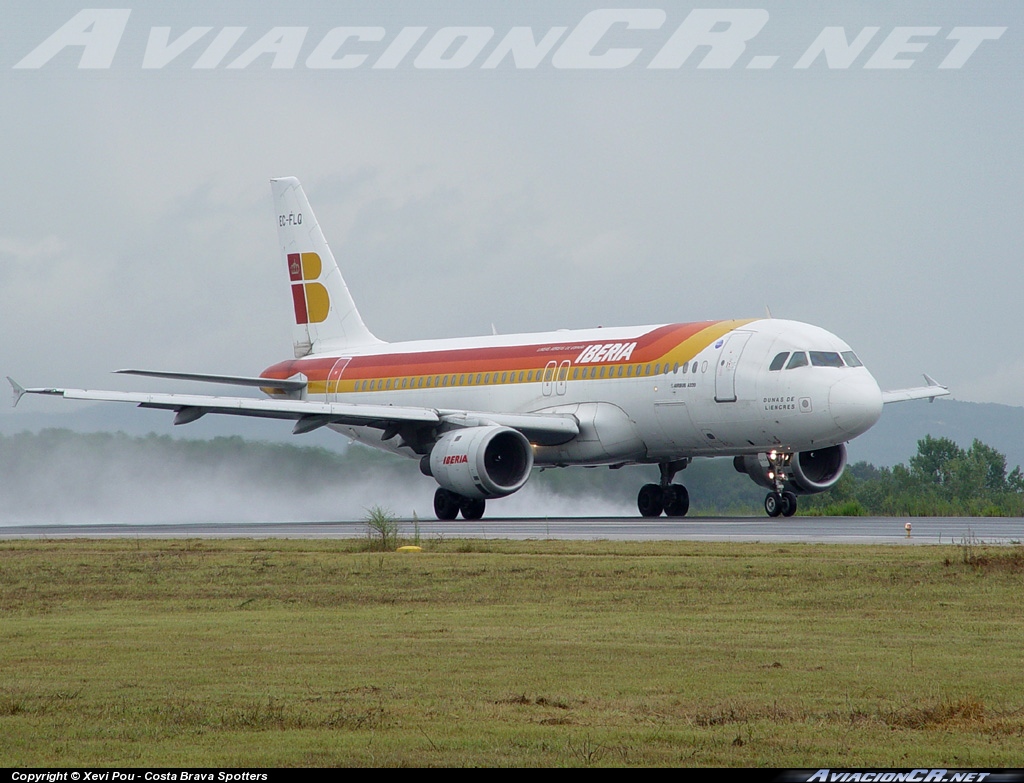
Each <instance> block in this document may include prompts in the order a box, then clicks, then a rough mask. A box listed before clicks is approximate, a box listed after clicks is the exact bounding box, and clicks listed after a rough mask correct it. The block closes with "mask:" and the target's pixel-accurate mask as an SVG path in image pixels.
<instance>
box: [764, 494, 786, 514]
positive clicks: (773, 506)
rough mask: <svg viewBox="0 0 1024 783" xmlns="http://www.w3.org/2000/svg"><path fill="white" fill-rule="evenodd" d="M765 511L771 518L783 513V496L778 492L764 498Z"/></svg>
mask: <svg viewBox="0 0 1024 783" xmlns="http://www.w3.org/2000/svg"><path fill="white" fill-rule="evenodd" d="M764 510H765V511H766V512H767V513H768V516H770V517H777V516H778V515H779V514H781V513H782V495H780V494H779V493H778V492H769V493H768V494H767V495H765V497H764Z"/></svg>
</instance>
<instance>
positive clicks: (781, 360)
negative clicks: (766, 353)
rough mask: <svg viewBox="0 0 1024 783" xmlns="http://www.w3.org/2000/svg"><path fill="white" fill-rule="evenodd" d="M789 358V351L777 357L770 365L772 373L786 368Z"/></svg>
mask: <svg viewBox="0 0 1024 783" xmlns="http://www.w3.org/2000/svg"><path fill="white" fill-rule="evenodd" d="M787 358H789V351H783V352H782V353H780V354H778V355H776V357H775V358H774V359H772V363H771V364H770V365H768V369H769V370H772V371H775V370H781V369H782V368H783V367H784V366H785V364H786V359H787Z"/></svg>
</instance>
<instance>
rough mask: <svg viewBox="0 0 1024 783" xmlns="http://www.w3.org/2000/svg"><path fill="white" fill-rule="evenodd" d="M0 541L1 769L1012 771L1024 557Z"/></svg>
mask: <svg viewBox="0 0 1024 783" xmlns="http://www.w3.org/2000/svg"><path fill="white" fill-rule="evenodd" d="M366 543H367V542H366V541H279V540H274V541H252V540H237V541H194V540H193V541H164V542H161V541H126V540H113V541H13V542H0V630H2V644H0V766H2V767H25V766H32V767H39V766H48V765H62V766H67V765H84V766H114V765H147V766H171V767H174V766H243V765H244V766H250V765H252V766H289V765H310V766H327V765H341V766H357V765H366V766H371V765H372V766H385V765H386V766H403V765H404V766H423V765H445V766H468V765H485V766H495V765H515V766H537V765H545V766H585V765H600V766H607V765H693V766H771V767H815V768H816V767H819V766H830V765H831V766H838V765H855V766H859V765H868V766H876V765H877V766H884V767H906V766H925V767H927V766H960V767H991V766H995V767H1002V766H1018V767H1019V766H1024V590H1022V588H1024V550H1022V548H1021V547H1019V546H1015V547H1003V548H986V547H983V546H980V545H974V544H970V543H964V544H963V545H961V546H949V547H884V546H879V547H864V546H835V545H829V546H825V545H789V544H787V545H784V546H779V545H761V544H724V543H721V544H719V543H712V544H699V543H692V542H672V543H661V544H647V543H645V544H632V543H625V542H584V543H580V542H559V541H543V542H511V541H510V542H502V541H433V542H424V543H423V546H424V549H425V551H424V552H422V553H418V554H398V553H393V552H388V553H375V552H368V551H365V549H364V548H365V546H366Z"/></svg>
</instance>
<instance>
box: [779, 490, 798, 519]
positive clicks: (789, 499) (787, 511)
mask: <svg viewBox="0 0 1024 783" xmlns="http://www.w3.org/2000/svg"><path fill="white" fill-rule="evenodd" d="M796 506H797V503H796V494H795V493H793V492H789V491H788V490H787V491H786V492H783V493H782V516H784V517H791V516H793V515H794V514H795V513H796Z"/></svg>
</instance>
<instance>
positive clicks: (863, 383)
mask: <svg viewBox="0 0 1024 783" xmlns="http://www.w3.org/2000/svg"><path fill="white" fill-rule="evenodd" d="M828 407H829V411H830V412H831V413H832V418H833V419H834V420H835V422H836V425H837V426H838V427H839V428H840V429H842V430H843V431H844V432H848V433H850V437H851V438H853V437H856V436H857V435H860V434H861V433H862V432H867V431H868V430H869V429H871V428H872V427H873V426H874V424H875V422H877V421H878V419H879V417H880V416H881V415H882V391H881V390H880V389H879V388H878V384H877V383H876V382H875V379H874V378H872V377H871V375H869V374H868V373H866V372H864V373H858V374H857V375H856V376H851V377H849V378H843V379H842V380H840V381H837V382H836V383H834V384H833V385H832V387H831V388H830V389H829V392H828Z"/></svg>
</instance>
